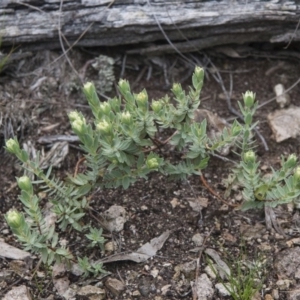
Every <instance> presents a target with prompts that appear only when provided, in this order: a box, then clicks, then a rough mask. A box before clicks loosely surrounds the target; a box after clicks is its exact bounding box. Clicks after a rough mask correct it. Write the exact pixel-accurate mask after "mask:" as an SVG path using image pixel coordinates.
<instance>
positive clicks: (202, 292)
mask: <svg viewBox="0 0 300 300" xmlns="http://www.w3.org/2000/svg"><path fill="white" fill-rule="evenodd" d="M192 289H193V291H194V293H195V295H196V297H197V299H201V300H208V299H212V296H213V294H214V289H213V288H212V282H211V281H210V280H209V278H208V277H207V275H206V274H201V275H200V276H199V277H198V278H197V279H196V281H195V283H194V284H193V286H192Z"/></svg>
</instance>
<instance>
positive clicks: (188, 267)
mask: <svg viewBox="0 0 300 300" xmlns="http://www.w3.org/2000/svg"><path fill="white" fill-rule="evenodd" d="M174 270H175V272H176V273H175V275H174V276H173V278H174V277H176V275H178V276H179V275H180V273H183V274H184V275H185V277H186V278H187V279H188V278H193V276H194V275H195V270H196V260H192V261H189V262H186V263H184V264H180V265H177V266H176V267H175V268H174Z"/></svg>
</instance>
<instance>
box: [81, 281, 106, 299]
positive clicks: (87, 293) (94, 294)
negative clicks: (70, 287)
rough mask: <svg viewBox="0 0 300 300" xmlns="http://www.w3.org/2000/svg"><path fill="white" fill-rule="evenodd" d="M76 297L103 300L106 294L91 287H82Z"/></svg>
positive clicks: (102, 290)
mask: <svg viewBox="0 0 300 300" xmlns="http://www.w3.org/2000/svg"><path fill="white" fill-rule="evenodd" d="M77 295H78V296H81V297H86V298H88V299H89V300H104V299H106V292H105V290H104V289H100V288H98V287H96V286H93V285H86V286H83V287H82V288H81V289H80V290H79V291H78V292H77Z"/></svg>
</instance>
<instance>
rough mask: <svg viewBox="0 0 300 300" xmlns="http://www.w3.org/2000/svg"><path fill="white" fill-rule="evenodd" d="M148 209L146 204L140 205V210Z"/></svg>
mask: <svg viewBox="0 0 300 300" xmlns="http://www.w3.org/2000/svg"><path fill="white" fill-rule="evenodd" d="M148 209H149V208H148V206H146V205H142V206H141V210H142V211H146V210H148Z"/></svg>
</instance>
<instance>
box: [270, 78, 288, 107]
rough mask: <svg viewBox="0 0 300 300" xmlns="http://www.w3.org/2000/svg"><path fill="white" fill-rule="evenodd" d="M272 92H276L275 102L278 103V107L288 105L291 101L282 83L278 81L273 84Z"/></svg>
mask: <svg viewBox="0 0 300 300" xmlns="http://www.w3.org/2000/svg"><path fill="white" fill-rule="evenodd" d="M274 92H275V94H276V102H277V103H278V104H279V107H280V108H283V107H285V106H288V105H289V104H290V102H291V99H290V96H289V95H288V94H287V93H285V88H284V86H283V84H281V83H279V84H276V85H275V86H274Z"/></svg>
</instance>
